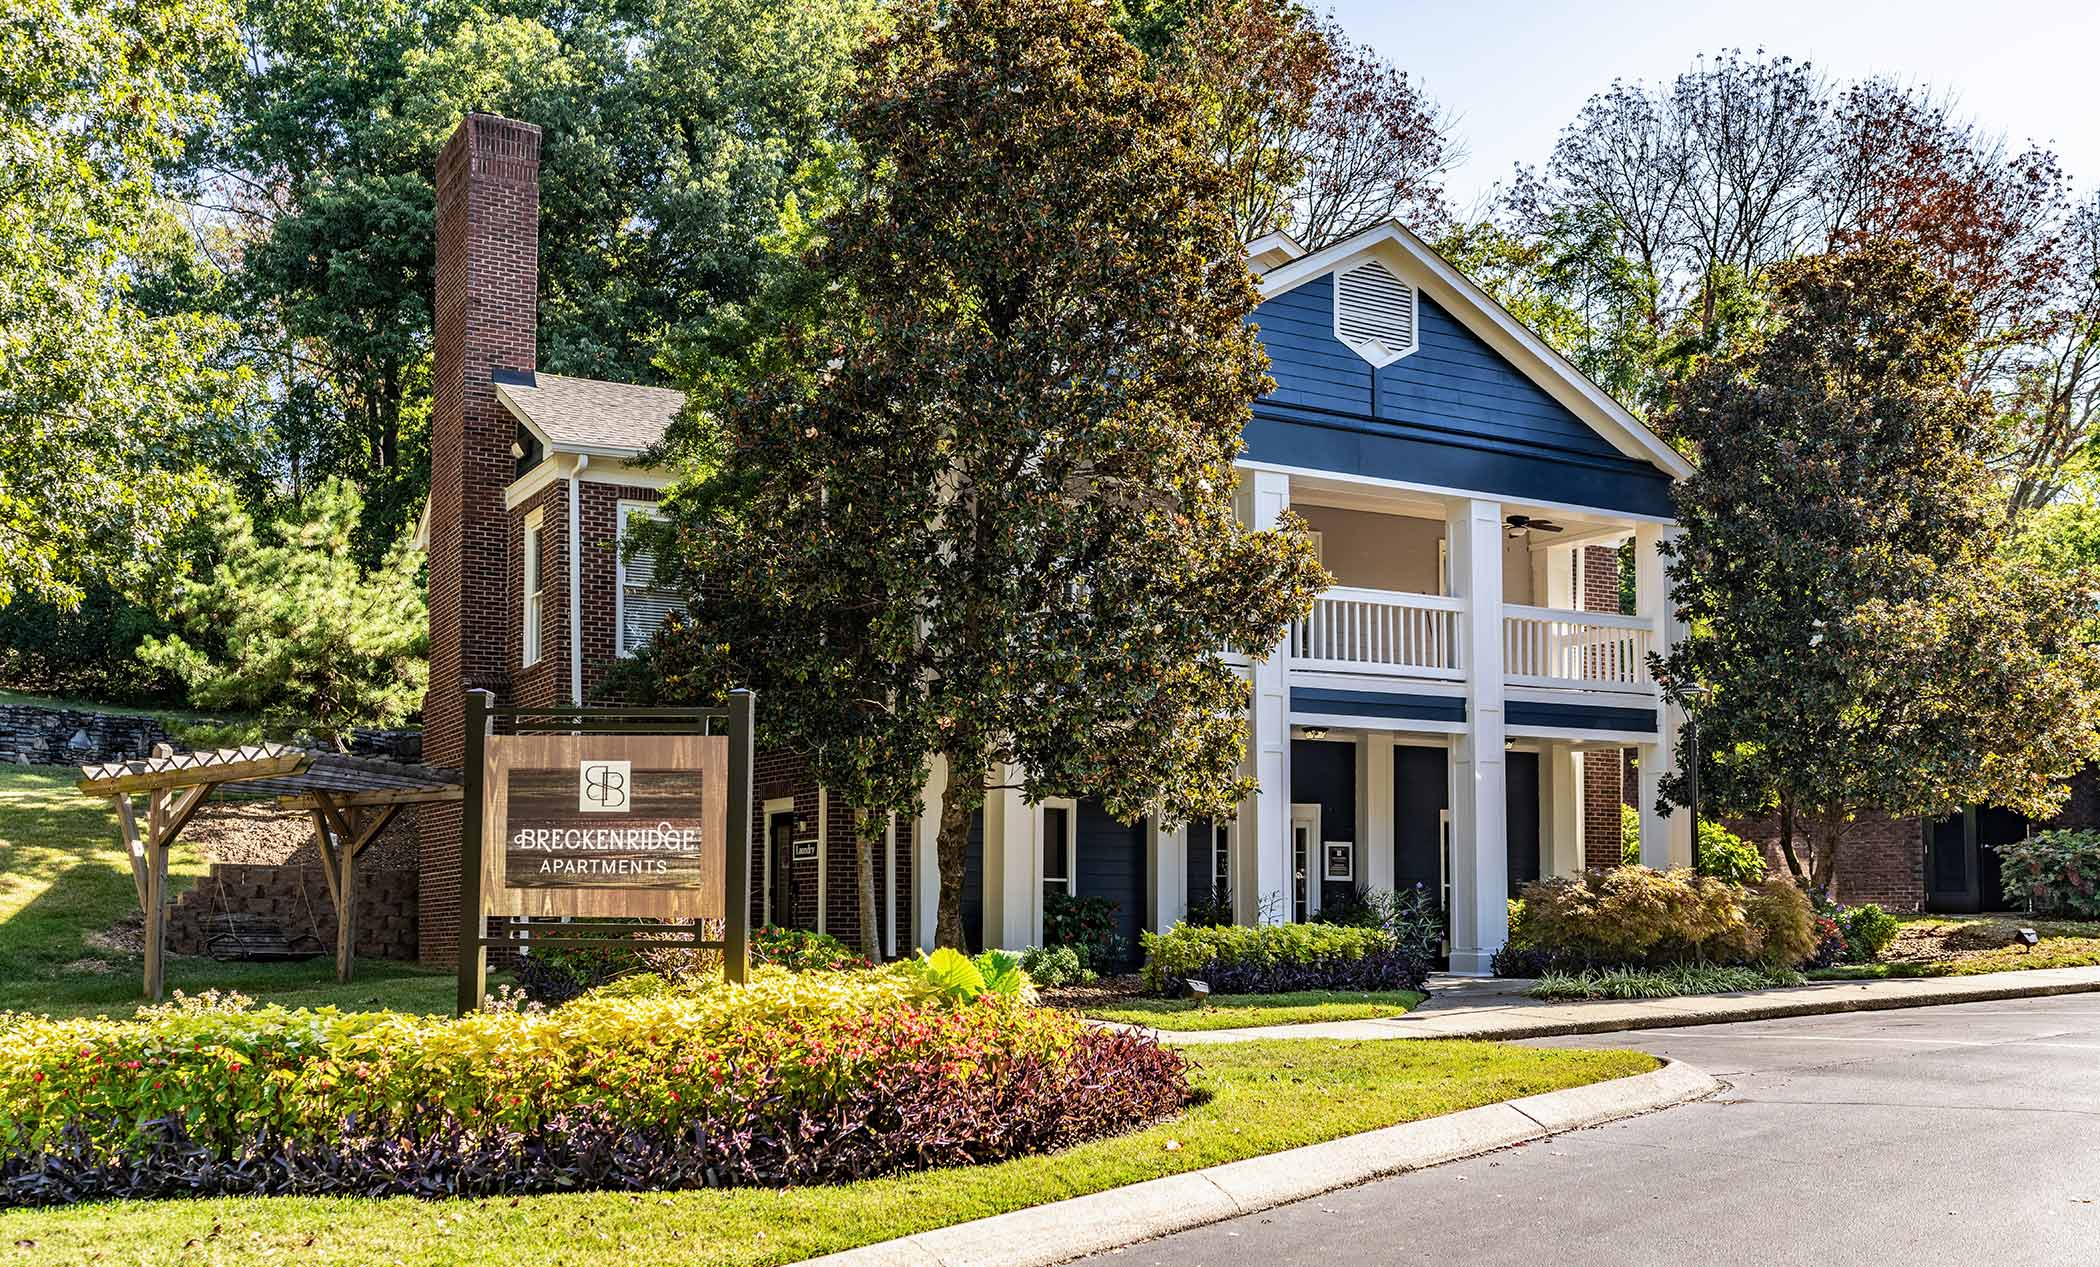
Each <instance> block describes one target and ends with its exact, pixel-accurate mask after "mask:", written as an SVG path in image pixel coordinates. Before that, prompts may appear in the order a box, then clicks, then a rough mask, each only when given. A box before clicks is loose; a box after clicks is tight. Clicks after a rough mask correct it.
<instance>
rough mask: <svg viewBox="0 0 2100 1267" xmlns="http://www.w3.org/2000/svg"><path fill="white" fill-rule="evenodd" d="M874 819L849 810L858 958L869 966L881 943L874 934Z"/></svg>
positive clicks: (878, 957)
mask: <svg viewBox="0 0 2100 1267" xmlns="http://www.w3.org/2000/svg"><path fill="white" fill-rule="evenodd" d="M877 822H878V820H877V819H876V817H875V816H874V815H873V814H870V813H869V812H868V811H867V810H866V809H865V808H856V809H855V810H854V811H853V855H854V860H855V862H857V863H858V864H859V865H858V867H857V868H856V870H857V871H858V873H859V874H858V878H857V880H856V885H857V887H858V888H859V890H860V956H861V958H863V959H865V960H867V961H868V962H869V963H881V962H882V941H881V939H880V938H878V937H877V936H876V935H875V840H874V837H873V835H872V834H871V833H872V832H873V831H874V830H875V828H876V826H877Z"/></svg>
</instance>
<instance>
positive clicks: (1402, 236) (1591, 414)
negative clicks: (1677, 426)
mask: <svg viewBox="0 0 2100 1267" xmlns="http://www.w3.org/2000/svg"><path fill="white" fill-rule="evenodd" d="M1381 248H1383V249H1385V250H1387V251H1388V252H1390V253H1391V255H1392V256H1394V257H1397V259H1398V260H1399V261H1400V262H1401V263H1403V265H1411V266H1412V267H1413V268H1417V269H1420V270H1421V271H1422V272H1423V273H1425V274H1427V275H1428V277H1430V278H1431V279H1432V280H1434V281H1435V282H1436V283H1437V286H1438V289H1439V291H1440V292H1441V294H1440V298H1448V299H1451V300H1455V301H1456V304H1455V311H1454V312H1453V314H1452V315H1454V316H1456V317H1457V318H1458V319H1459V320H1460V321H1462V322H1464V323H1465V325H1466V327H1467V328H1468V329H1470V330H1472V331H1473V333H1475V334H1477V335H1480V336H1481V337H1482V338H1483V339H1486V340H1487V342H1488V343H1489V345H1490V346H1496V345H1498V344H1499V345H1500V346H1496V350H1497V351H1498V352H1501V353H1502V354H1503V355H1504V356H1506V357H1510V359H1511V360H1512V362H1513V363H1516V364H1517V366H1518V369H1519V370H1520V371H1522V370H1524V369H1526V368H1527V367H1526V366H1525V365H1523V364H1522V362H1521V361H1520V360H1519V358H1518V357H1516V356H1512V355H1511V353H1512V352H1517V353H1521V354H1522V356H1523V358H1524V359H1528V360H1529V361H1530V362H1532V364H1533V366H1535V367H1536V368H1537V369H1538V370H1539V371H1540V372H1539V373H1538V374H1535V375H1530V377H1532V379H1533V381H1534V382H1536V383H1537V384H1538V385H1539V386H1540V387H1542V388H1544V389H1545V390H1546V392H1547V393H1548V394H1549V395H1552V396H1554V397H1555V398H1556V399H1559V400H1560V401H1561V403H1562V404H1564V405H1568V406H1569V407H1570V408H1571V409H1575V408H1576V404H1577V403H1579V404H1580V405H1582V406H1583V408H1580V409H1576V412H1577V414H1578V415H1579V416H1581V417H1582V418H1583V420H1584V421H1586V422H1588V423H1590V424H1591V425H1592V426H1593V427H1596V429H1597V431H1598V433H1599V434H1601V435H1603V436H1604V437H1605V438H1606V439H1607V440H1610V441H1612V443H1613V445H1614V446H1615V447H1617V448H1618V449H1619V450H1620V451H1621V452H1623V453H1626V454H1627V455H1628V456H1629V457H1638V458H1642V459H1644V460H1646V461H1649V462H1653V463H1654V464H1655V465H1656V466H1658V467H1660V468H1662V469H1663V470H1664V471H1667V472H1669V473H1670V474H1671V475H1672V476H1674V477H1676V478H1678V479H1685V478H1687V477H1689V476H1690V475H1691V473H1692V471H1693V469H1694V468H1693V466H1692V464H1691V463H1690V462H1688V461H1686V460H1685V458H1684V456H1683V455H1682V454H1680V453H1678V452H1677V450H1675V449H1673V448H1671V447H1670V446H1669V445H1667V444H1665V443H1663V440H1662V438H1661V437H1660V436H1658V435H1656V434H1655V433H1654V432H1653V431H1651V430H1649V429H1648V426H1647V424H1645V423H1643V422H1642V421H1641V420H1640V419H1638V418H1636V417H1634V416H1633V415H1632V414H1631V413H1629V412H1627V410H1626V408H1625V406H1623V405H1621V404H1619V402H1618V401H1616V400H1614V399H1612V397H1611V393H1609V392H1607V391H1605V390H1604V389H1603V388H1601V387H1599V386H1597V384H1596V383H1594V382H1592V381H1591V380H1590V378H1589V376H1588V375H1586V374H1584V373H1583V372H1582V371H1581V370H1580V369H1578V368H1576V366H1575V365H1574V363H1573V362H1571V361H1569V360H1568V359H1567V358H1566V357H1564V356H1562V355H1561V354H1560V353H1559V352H1557V351H1555V350H1554V348H1553V347H1552V345H1551V344H1549V343H1547V342H1546V341H1545V340H1544V339H1542V338H1540V337H1539V336H1538V335H1537V334H1536V333H1535V332H1533V331H1532V330H1531V328H1530V327H1528V326H1526V325H1525V324H1524V323H1523V322H1521V321H1519V320H1517V319H1516V318H1515V317H1513V316H1511V315H1510V313H1509V311H1508V310H1507V309H1505V308H1504V307H1503V306H1502V305H1501V304H1499V303H1497V302H1495V300H1494V298H1493V297H1492V296H1490V295H1489V294H1488V293H1487V292H1486V291H1484V290H1482V289H1480V287H1479V286H1477V285H1475V284H1474V283H1473V281H1472V280H1471V279H1470V278H1468V277H1467V276H1466V275H1465V274H1464V273H1461V272H1460V271H1459V270H1458V269H1456V268H1454V267H1452V265H1451V262H1450V261H1449V260H1446V259H1445V258H1444V257H1443V256H1441V255H1438V254H1437V253H1436V251H1435V250H1433V249H1432V248H1431V247H1430V246H1429V244H1428V243H1426V242H1424V241H1422V239H1420V238H1418V237H1416V236H1415V235H1414V234H1413V233H1412V232H1410V231H1409V230H1408V229H1407V227H1406V226H1404V225H1402V224H1401V223H1400V222H1399V221H1398V220H1387V221H1384V222H1383V223H1380V224H1374V225H1372V226H1370V227H1369V228H1366V229H1363V230H1361V231H1359V232H1357V233H1353V234H1351V235H1349V236H1348V237H1346V238H1343V239H1342V240H1341V241H1339V242H1337V243H1335V244H1334V245H1332V246H1329V247H1327V248H1325V249H1323V250H1320V251H1315V252H1314V253H1313V254H1311V255H1308V256H1305V257H1303V258H1301V259H1296V260H1293V261H1291V262H1290V263H1288V264H1285V265H1283V266H1281V267H1279V268H1277V269H1275V270H1274V271H1272V272H1270V273H1268V274H1267V275H1266V276H1264V277H1262V278H1261V280H1260V283H1259V284H1260V287H1261V297H1262V298H1263V299H1264V300H1267V299H1273V298H1275V297H1276V296H1277V295H1280V294H1283V293H1284V292H1285V291H1288V290H1292V289H1295V288H1296V287H1298V286H1300V285H1303V284H1304V283H1306V282H1308V281H1311V280H1312V279H1314V278H1316V277H1322V276H1325V275H1326V274H1328V273H1331V272H1334V271H1335V270H1336V269H1337V268H1339V267H1340V266H1341V265H1343V264H1346V263H1348V262H1349V261H1350V260H1352V259H1354V258H1356V257H1357V256H1359V255H1364V254H1368V253H1370V252H1373V251H1376V250H1379V249H1381ZM1389 262H1390V261H1389ZM1395 271H1396V272H1398V273H1399V274H1400V276H1401V279H1402V280H1403V281H1412V280H1414V279H1412V278H1409V277H1408V276H1407V272H1408V269H1407V268H1406V267H1403V268H1401V269H1397V270H1395ZM1469 310H1470V311H1469ZM1469 315H1470V316H1471V317H1472V318H1474V320H1468V316H1469Z"/></svg>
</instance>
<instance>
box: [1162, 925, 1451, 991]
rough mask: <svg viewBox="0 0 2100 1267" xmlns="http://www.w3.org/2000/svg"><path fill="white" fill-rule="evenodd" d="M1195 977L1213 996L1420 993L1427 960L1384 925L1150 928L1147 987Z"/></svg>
mask: <svg viewBox="0 0 2100 1267" xmlns="http://www.w3.org/2000/svg"><path fill="white" fill-rule="evenodd" d="M1191 979H1195V980H1199V981H1202V982H1204V983H1205V984H1207V985H1209V986H1210V988H1211V992H1212V993H1213V994H1286V993H1291V992H1294V991H1299V990H1353V991H1382V990H1419V989H1421V988H1422V984H1423V982H1425V981H1427V980H1428V979H1429V960H1428V958H1427V957H1426V956H1425V955H1424V954H1422V953H1421V952H1420V950H1418V949H1415V948H1410V947H1407V946H1403V945H1402V944H1401V943H1400V941H1399V939H1398V938H1396V937H1394V936H1393V934H1391V933H1390V932H1387V931H1386V930H1384V929H1382V928H1353V927H1348V926H1344V925H1336V924H1262V925H1256V926H1253V927H1247V926H1239V925H1223V926H1209V927H1198V926H1195V925H1191V924H1176V925H1175V926H1174V927H1172V928H1170V929H1168V930H1167V931H1166V932H1164V933H1146V934H1145V969H1144V980H1145V986H1146V988H1147V989H1148V990H1151V991H1153V992H1155V993H1160V994H1177V993H1180V992H1181V990H1182V989H1183V988H1184V987H1185V985H1186V983H1187V982H1188V981H1189V980H1191Z"/></svg>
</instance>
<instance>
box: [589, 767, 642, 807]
mask: <svg viewBox="0 0 2100 1267" xmlns="http://www.w3.org/2000/svg"><path fill="white" fill-rule="evenodd" d="M632 767H633V763H632V762H628V761H586V762H584V763H583V764H582V765H581V766H580V767H578V770H579V774H580V778H581V786H580V787H579V789H578V791H577V795H576V808H577V809H579V810H582V811H584V812H585V813H594V814H605V813H625V812H626V810H627V795H628V789H629V788H630V786H631V785H632V783H633V774H634V771H633V768H632Z"/></svg>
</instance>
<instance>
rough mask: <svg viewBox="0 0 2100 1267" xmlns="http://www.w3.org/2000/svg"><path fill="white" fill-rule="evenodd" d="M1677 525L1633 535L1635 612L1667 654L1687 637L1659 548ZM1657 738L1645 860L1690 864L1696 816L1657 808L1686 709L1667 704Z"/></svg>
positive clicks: (1643, 796) (1643, 781) (1648, 766)
mask: <svg viewBox="0 0 2100 1267" xmlns="http://www.w3.org/2000/svg"><path fill="white" fill-rule="evenodd" d="M1676 532H1677V530H1676V529H1674V528H1670V529H1665V528H1662V527H1660V526H1659V525H1656V524H1642V525H1640V526H1639V527H1638V528H1636V529H1635V530H1634V534H1633V557H1634V565H1633V566H1634V574H1633V587H1634V589H1633V593H1634V607H1635V614H1636V615H1638V616H1640V617H1641V619H1643V620H1646V621H1648V622H1650V624H1651V625H1652V626H1653V628H1654V630H1655V649H1656V652H1657V653H1658V654H1661V655H1667V654H1669V649H1670V648H1671V647H1673V646H1675V645H1676V644H1677V642H1678V640H1679V639H1680V638H1681V637H1682V636H1683V631H1682V630H1681V629H1680V628H1679V627H1678V624H1677V620H1676V612H1675V609H1674V607H1673V606H1672V604H1671V603H1670V602H1669V601H1668V600H1667V597H1666V595H1667V589H1668V578H1667V577H1665V576H1664V574H1663V557H1662V554H1661V552H1660V550H1659V549H1658V547H1659V546H1660V545H1661V544H1662V543H1663V541H1664V540H1666V539H1667V537H1666V534H1667V535H1668V536H1674V535H1675V534H1676ZM1657 721H1658V722H1659V726H1658V728H1657V732H1656V738H1655V742H1654V743H1644V744H1642V745H1640V813H1641V865H1642V866H1644V867H1656V868H1663V867H1689V866H1691V865H1692V816H1691V814H1690V812H1689V811H1687V810H1685V809H1684V808H1682V807H1679V808H1678V809H1677V810H1676V811H1675V812H1673V813H1671V814H1669V815H1667V816H1665V815H1663V814H1661V813H1658V812H1657V811H1656V802H1657V801H1659V800H1661V799H1662V778H1663V775H1665V774H1667V773H1669V772H1670V771H1672V770H1674V769H1676V768H1677V734H1678V731H1679V730H1680V729H1682V728H1683V726H1684V712H1683V710H1682V709H1680V708H1678V707H1677V706H1676V705H1674V704H1666V705H1663V706H1662V707H1661V708H1660V709H1659V715H1658V718H1657Z"/></svg>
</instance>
